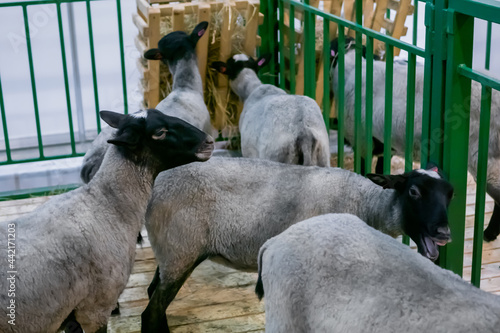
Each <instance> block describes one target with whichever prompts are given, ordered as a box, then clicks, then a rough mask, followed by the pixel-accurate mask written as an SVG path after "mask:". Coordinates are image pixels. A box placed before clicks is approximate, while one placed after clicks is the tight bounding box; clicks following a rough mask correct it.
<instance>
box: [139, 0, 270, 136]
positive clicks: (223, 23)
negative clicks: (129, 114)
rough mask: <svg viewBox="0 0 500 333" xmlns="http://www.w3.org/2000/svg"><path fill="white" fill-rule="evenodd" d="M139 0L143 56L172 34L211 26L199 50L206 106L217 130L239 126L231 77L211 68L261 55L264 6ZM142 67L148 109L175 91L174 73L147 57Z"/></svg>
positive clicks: (241, 1)
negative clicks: (233, 59) (217, 63)
mask: <svg viewBox="0 0 500 333" xmlns="http://www.w3.org/2000/svg"><path fill="white" fill-rule="evenodd" d="M136 1H137V14H134V15H133V21H134V24H135V25H136V27H137V28H138V31H139V33H138V35H137V37H136V39H135V44H136V47H137V49H138V50H139V52H140V53H141V54H144V51H146V50H148V49H150V48H155V47H158V41H159V40H160V39H161V38H162V37H163V36H164V35H166V34H168V33H169V32H171V31H179V30H180V31H185V32H187V33H190V32H191V30H192V29H193V28H194V26H196V24H198V23H199V22H202V21H208V22H209V26H208V29H207V32H206V33H205V35H204V36H203V37H202V38H201V39H200V41H199V42H198V44H197V47H196V53H197V56H198V66H199V69H200V74H201V78H202V81H203V87H204V90H205V102H206V104H207V107H208V109H209V111H210V113H211V115H212V123H213V125H214V126H215V128H217V129H219V130H222V129H224V128H225V127H226V126H228V125H229V126H230V125H237V120H238V117H239V111H241V107H238V105H239V102H238V98H237V97H236V96H235V95H234V94H233V95H231V93H230V89H229V84H228V80H227V77H226V76H224V75H221V74H218V73H215V71H212V70H209V69H208V68H209V66H210V63H211V62H213V61H217V60H221V61H226V60H227V59H228V58H229V57H230V56H231V55H232V54H235V53H245V54H248V55H250V56H255V53H256V48H257V46H260V43H261V39H260V37H259V36H258V35H257V29H258V26H259V25H260V24H262V23H263V21H264V15H263V14H261V13H260V2H259V1H258V0H234V1H225V2H219V1H208V2H184V3H175V4H171V3H168V1H158V0H149V1H147V0H136ZM137 65H138V68H139V71H140V72H141V73H142V75H143V80H142V84H141V86H142V89H143V92H144V106H145V107H148V108H154V107H155V106H156V105H157V104H158V103H159V102H160V101H161V100H162V99H163V98H165V97H166V95H167V94H168V93H169V92H170V90H169V87H170V84H171V75H170V73H169V72H168V68H167V66H164V65H163V64H161V63H160V62H159V61H146V60H145V59H144V58H142V57H141V58H140V59H139V60H138V62H137ZM164 85H166V87H163V86H164ZM238 109H239V110H238Z"/></svg>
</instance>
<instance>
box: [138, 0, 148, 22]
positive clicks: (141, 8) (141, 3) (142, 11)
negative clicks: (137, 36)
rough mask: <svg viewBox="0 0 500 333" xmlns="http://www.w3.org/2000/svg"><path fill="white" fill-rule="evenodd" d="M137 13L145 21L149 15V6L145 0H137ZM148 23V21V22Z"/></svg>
mask: <svg viewBox="0 0 500 333" xmlns="http://www.w3.org/2000/svg"><path fill="white" fill-rule="evenodd" d="M136 3H137V13H138V14H139V15H141V16H142V18H143V19H144V20H146V21H147V19H148V17H149V14H148V13H149V8H151V7H150V6H149V4H148V2H147V1H146V0H137V2H136ZM148 23H149V22H148Z"/></svg>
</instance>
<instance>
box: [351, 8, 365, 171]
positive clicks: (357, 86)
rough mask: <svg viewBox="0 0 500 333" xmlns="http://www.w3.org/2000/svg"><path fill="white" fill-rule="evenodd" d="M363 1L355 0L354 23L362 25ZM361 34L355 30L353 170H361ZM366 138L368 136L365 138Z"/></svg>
mask: <svg viewBox="0 0 500 333" xmlns="http://www.w3.org/2000/svg"><path fill="white" fill-rule="evenodd" d="M362 4H363V2H362V0H356V24H358V25H359V26H361V25H362V15H363V6H362ZM362 44H363V36H362V35H361V32H359V31H356V58H355V72H354V75H355V79H354V97H355V99H354V147H355V149H354V172H356V173H360V172H361V157H362V156H361V154H360V152H361V151H362V149H361V106H362V103H363V101H362V80H363V76H362V68H361V67H362V56H363V45H362ZM367 139H368V138H367Z"/></svg>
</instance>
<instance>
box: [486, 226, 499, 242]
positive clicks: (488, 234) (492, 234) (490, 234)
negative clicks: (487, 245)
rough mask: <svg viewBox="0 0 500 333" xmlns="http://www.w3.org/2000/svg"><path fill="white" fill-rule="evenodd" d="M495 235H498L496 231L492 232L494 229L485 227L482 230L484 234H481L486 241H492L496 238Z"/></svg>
mask: <svg viewBox="0 0 500 333" xmlns="http://www.w3.org/2000/svg"><path fill="white" fill-rule="evenodd" d="M497 236H498V233H497V232H494V231H492V230H489V229H488V228H486V230H485V231H484V234H483V239H484V240H485V241H487V242H491V241H494V240H495V239H497Z"/></svg>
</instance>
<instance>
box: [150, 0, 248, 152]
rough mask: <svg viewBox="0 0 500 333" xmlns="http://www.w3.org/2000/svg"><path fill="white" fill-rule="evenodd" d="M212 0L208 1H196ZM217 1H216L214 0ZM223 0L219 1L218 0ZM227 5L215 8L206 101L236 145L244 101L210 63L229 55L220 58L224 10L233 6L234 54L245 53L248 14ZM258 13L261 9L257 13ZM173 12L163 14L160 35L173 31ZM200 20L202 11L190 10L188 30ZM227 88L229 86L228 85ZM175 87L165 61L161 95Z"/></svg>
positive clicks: (186, 22) (215, 122) (216, 124)
mask: <svg viewBox="0 0 500 333" xmlns="http://www.w3.org/2000/svg"><path fill="white" fill-rule="evenodd" d="M216 1H217V0H216ZM192 2H193V3H195V2H208V1H203V0H202V1H192ZM211 2H213V1H211ZM218 2H219V1H218ZM220 2H223V3H224V6H223V7H222V9H221V10H220V11H219V12H216V13H214V12H212V14H211V22H210V30H209V32H210V35H209V45H208V58H207V72H206V76H205V91H204V96H205V103H206V105H207V108H208V110H209V112H210V116H211V120H212V124H213V125H214V127H215V128H217V129H218V130H220V131H221V135H222V136H224V137H227V138H229V139H230V141H231V142H232V143H233V145H235V143H236V142H237V141H238V140H237V136H238V121H239V115H240V112H241V103H240V101H239V98H238V96H236V95H235V94H234V93H233V92H232V91H231V89H230V88H229V87H228V88H227V90H226V91H222V90H221V89H220V88H218V87H219V85H218V82H217V81H218V76H219V75H218V73H217V72H216V71H214V70H212V69H211V68H210V64H211V63H212V62H214V61H218V60H223V61H226V60H227V59H219V54H220V46H221V45H220V44H221V29H222V25H223V17H224V12H225V11H227V10H231V16H232V17H235V18H236V19H235V27H234V30H233V32H232V35H231V55H234V54H237V53H243V43H244V39H245V24H246V22H245V16H244V15H243V14H244V13H241V12H239V11H237V10H236V9H235V7H234V6H231V5H230V3H229V1H227V0H225V1H220ZM257 14H258V13H257ZM172 21H173V20H172V16H162V17H161V20H160V36H161V37H163V36H165V35H167V34H168V33H170V32H172V31H173V22H172ZM197 24H198V14H197V13H189V12H187V11H186V13H185V15H184V31H185V32H186V33H190V32H191V31H192V30H193V29H194V27H195V26H196V25H197ZM142 61H143V64H144V65H145V67H147V63H146V61H145V60H144V59H143V60H142ZM146 84H147V83H146V82H143V87H146ZM224 90H225V89H224ZM171 91H172V74H171V73H170V71H169V70H168V67H167V66H166V65H164V64H163V63H162V64H161V65H160V99H164V98H165V97H166V96H168V94H169V93H170V92H171Z"/></svg>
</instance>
